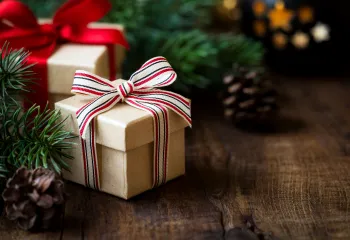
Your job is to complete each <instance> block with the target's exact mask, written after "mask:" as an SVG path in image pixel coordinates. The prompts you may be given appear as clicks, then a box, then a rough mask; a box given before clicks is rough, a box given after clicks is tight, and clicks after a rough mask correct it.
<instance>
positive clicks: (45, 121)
mask: <svg viewBox="0 0 350 240" xmlns="http://www.w3.org/2000/svg"><path fill="white" fill-rule="evenodd" d="M0 52H1V60H0V69H1V71H0V80H1V86H0V92H1V100H2V101H1V104H0V152H1V155H0V177H4V176H8V174H11V173H12V172H13V171H14V170H15V169H16V168H18V167H20V166H22V165H23V166H26V167H27V168H36V167H39V166H42V167H45V168H50V169H53V170H55V171H56V172H58V173H60V172H61V169H69V166H68V164H67V163H66V162H65V159H72V157H71V156H70V155H68V154H67V153H65V150H66V149H69V148H71V147H72V143H71V142H69V141H67V140H69V139H71V138H72V137H73V136H72V135H71V134H70V133H69V132H66V131H64V130H63V124H64V121H60V122H58V121H59V119H60V112H58V111H52V110H48V109H47V108H45V109H44V110H43V111H40V107H38V106H35V105H34V106H32V107H31V108H30V109H28V110H23V109H22V104H21V102H19V101H18V97H19V96H21V95H22V94H23V93H25V92H26V91H28V86H27V84H28V83H31V82H33V81H34V78H33V75H34V73H33V72H32V70H31V66H32V65H28V64H27V61H26V59H27V57H28V55H29V53H28V52H25V51H23V50H15V51H12V50H9V45H8V44H5V45H4V46H3V48H2V49H1V50H0Z"/></svg>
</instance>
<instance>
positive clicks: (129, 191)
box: [55, 95, 187, 199]
mask: <svg viewBox="0 0 350 240" xmlns="http://www.w3.org/2000/svg"><path fill="white" fill-rule="evenodd" d="M90 100H91V98H90V97H87V96H81V95H78V96H73V97H71V98H68V99H65V100H63V101H60V102H57V103H56V104H55V107H56V109H59V110H61V113H62V117H63V118H66V117H68V118H67V120H66V124H65V128H66V130H69V131H72V132H73V133H74V134H75V135H78V123H77V120H76V116H75V112H76V111H77V110H78V109H79V108H80V107H81V106H83V105H85V104H86V103H88V102H89V101H90ZM169 120H170V132H171V134H170V145H169V159H168V172H167V181H168V180H171V179H174V178H176V177H178V176H181V175H183V174H184V173H185V150H184V148H185V143H184V128H185V127H186V126H187V123H186V122H185V121H184V120H183V119H182V118H181V117H180V116H178V115H177V114H175V113H173V112H172V111H169ZM74 141H75V142H76V143H77V145H76V147H75V148H73V149H72V150H71V151H70V154H72V155H73V156H74V157H75V159H74V160H73V161H72V162H71V172H64V177H65V178H66V179H68V180H70V181H73V182H76V183H79V184H83V185H84V167H83V159H82V154H81V153H82V149H81V145H80V141H79V138H76V139H75V140H74ZM96 142H97V155H98V159H99V175H100V185H101V191H103V192H107V193H110V194H113V195H115V196H118V197H121V198H124V199H129V198H131V197H133V196H135V195H137V194H140V193H142V192H144V191H147V190H149V189H151V187H152V176H153V172H152V166H153V120H152V117H151V115H149V114H148V113H147V112H145V111H142V110H139V109H136V108H134V107H131V106H129V105H127V104H122V103H121V104H117V105H116V106H115V107H114V108H112V109H111V110H109V111H107V112H105V113H102V114H100V115H99V116H97V127H96Z"/></svg>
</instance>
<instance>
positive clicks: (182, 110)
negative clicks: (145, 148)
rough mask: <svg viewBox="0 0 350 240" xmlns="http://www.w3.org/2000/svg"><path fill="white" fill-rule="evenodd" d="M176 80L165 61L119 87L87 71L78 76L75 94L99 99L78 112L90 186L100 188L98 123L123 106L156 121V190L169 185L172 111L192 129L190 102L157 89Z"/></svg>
mask: <svg viewBox="0 0 350 240" xmlns="http://www.w3.org/2000/svg"><path fill="white" fill-rule="evenodd" d="M176 77H177V75H176V73H175V71H174V70H173V68H172V67H171V66H170V64H169V63H168V61H167V60H166V59H165V58H164V57H156V58H153V59H151V60H149V61H147V62H146V63H145V64H144V65H143V66H142V67H141V68H140V69H139V70H137V71H136V72H135V73H134V74H133V75H132V76H131V77H130V80H128V81H124V82H123V83H121V84H120V85H118V86H116V87H114V86H113V85H112V84H111V82H110V81H109V80H107V79H104V78H101V77H99V76H96V75H94V74H91V73H88V72H86V71H77V72H76V73H75V76H74V83H73V87H72V92H73V93H82V94H87V95H90V96H94V97H96V98H95V99H94V100H92V101H91V102H90V103H88V104H86V105H85V106H83V107H82V108H80V109H79V110H78V111H77V112H76V115H77V119H78V124H79V131H80V136H81V143H82V149H83V159H84V171H85V184H86V186H89V187H91V188H95V189H99V188H100V182H99V170H98V160H97V153H96V141H95V120H94V119H95V117H96V116H97V115H99V114H101V113H103V112H106V111H108V110H109V109H111V108H112V107H113V106H114V105H115V104H117V103H119V102H125V103H127V104H129V105H131V106H133V107H135V108H138V109H141V110H144V111H147V112H148V113H149V114H151V116H152V117H153V122H154V161H153V187H157V186H159V185H161V184H164V183H165V182H166V180H167V161H168V148H169V129H170V128H169V113H168V109H171V110H172V111H174V112H175V113H177V114H178V115H180V116H181V117H183V118H184V119H185V120H186V122H187V123H188V124H189V125H190V126H191V125H192V120H191V109H190V102H189V100H188V99H186V98H184V97H182V96H181V95H179V94H176V93H173V92H169V91H164V90H160V89H155V88H157V87H165V86H168V85H170V84H172V83H173V82H175V80H176Z"/></svg>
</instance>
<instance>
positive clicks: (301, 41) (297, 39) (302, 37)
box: [292, 31, 310, 49]
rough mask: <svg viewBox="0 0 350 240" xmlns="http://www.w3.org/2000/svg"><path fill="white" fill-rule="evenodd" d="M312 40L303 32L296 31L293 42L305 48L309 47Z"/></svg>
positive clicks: (298, 46) (300, 47) (297, 46)
mask: <svg viewBox="0 0 350 240" xmlns="http://www.w3.org/2000/svg"><path fill="white" fill-rule="evenodd" d="M309 42H310V38H309V36H308V35H307V34H305V33H303V32H300V31H299V32H296V33H295V34H294V36H293V38H292V43H293V45H294V46H295V47H296V48H299V49H304V48H307V47H308V45H309Z"/></svg>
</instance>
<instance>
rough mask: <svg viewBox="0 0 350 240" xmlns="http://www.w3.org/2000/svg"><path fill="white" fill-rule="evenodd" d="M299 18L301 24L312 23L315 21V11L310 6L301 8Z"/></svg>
mask: <svg viewBox="0 0 350 240" xmlns="http://www.w3.org/2000/svg"><path fill="white" fill-rule="evenodd" d="M298 18H299V21H300V22H301V23H304V24H305V23H310V22H312V21H313V20H314V10H313V9H312V8H311V7H308V6H304V7H301V8H300V9H299V11H298Z"/></svg>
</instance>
